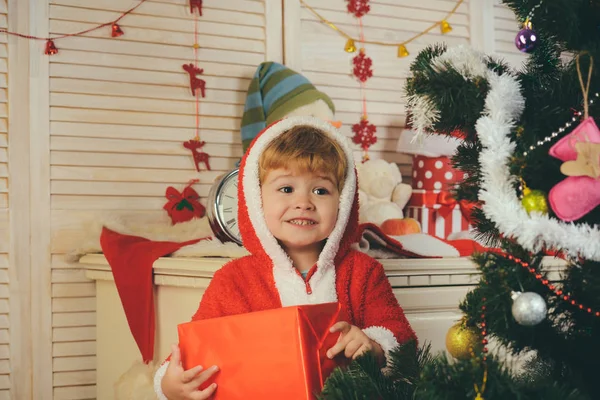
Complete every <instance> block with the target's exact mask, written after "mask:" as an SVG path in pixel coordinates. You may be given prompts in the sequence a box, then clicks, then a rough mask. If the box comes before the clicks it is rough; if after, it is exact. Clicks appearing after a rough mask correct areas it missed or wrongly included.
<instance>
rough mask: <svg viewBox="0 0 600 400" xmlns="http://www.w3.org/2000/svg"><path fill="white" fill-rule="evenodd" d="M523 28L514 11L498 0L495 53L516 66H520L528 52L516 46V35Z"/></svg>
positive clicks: (495, 23)
mask: <svg viewBox="0 0 600 400" xmlns="http://www.w3.org/2000/svg"><path fill="white" fill-rule="evenodd" d="M521 28H522V26H521V25H520V24H519V22H518V21H517V18H516V16H515V14H514V13H513V11H512V10H511V9H510V8H508V7H506V6H505V5H504V4H502V3H500V0H496V4H494V38H495V40H494V48H495V54H496V55H498V56H500V57H502V58H504V60H505V61H507V62H508V63H509V64H510V65H512V66H513V67H515V68H519V67H520V66H521V65H522V64H523V62H524V61H525V59H526V58H527V54H523V53H521V52H520V51H519V50H518V49H517V47H516V46H515V37H516V36H517V33H518V32H519V30H521Z"/></svg>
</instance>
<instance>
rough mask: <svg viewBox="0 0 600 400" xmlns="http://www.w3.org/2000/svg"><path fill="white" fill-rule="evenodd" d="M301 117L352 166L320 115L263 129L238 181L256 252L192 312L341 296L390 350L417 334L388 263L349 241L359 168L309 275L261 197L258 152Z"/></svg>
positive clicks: (345, 308) (222, 273) (242, 217)
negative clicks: (282, 241)
mask: <svg viewBox="0 0 600 400" xmlns="http://www.w3.org/2000/svg"><path fill="white" fill-rule="evenodd" d="M297 125H310V126H314V127H316V128H318V129H320V130H322V131H324V132H326V133H327V134H328V135H329V136H330V137H332V138H333V139H334V140H336V141H337V142H339V144H340V145H341V147H342V149H343V150H344V153H345V155H346V158H347V163H348V165H349V166H354V157H353V154H352V149H351V148H350V145H349V144H348V142H347V140H346V138H345V137H344V136H343V135H342V134H341V133H340V132H339V131H338V130H337V129H336V128H334V127H333V126H331V125H330V124H328V123H326V122H323V121H321V120H319V119H316V118H312V117H290V118H287V119H284V120H281V121H278V122H276V123H274V124H272V125H270V126H269V127H267V128H266V129H265V130H263V131H262V132H261V133H260V134H259V135H258V136H257V137H256V138H255V139H254V141H253V142H252V144H251V145H250V147H249V149H248V151H247V152H246V154H245V156H244V158H243V159H242V162H241V165H240V173H239V183H238V221H239V225H240V232H241V235H242V240H243V243H244V246H245V247H246V249H247V250H248V251H249V252H250V253H251V255H249V256H246V257H243V258H239V259H237V260H233V261H230V262H229V263H227V264H226V265H224V266H223V267H222V268H221V269H220V270H219V271H217V272H216V273H215V275H214V278H213V279H212V281H211V283H210V285H209V287H208V288H207V290H206V292H205V293H204V295H203V297H202V300H201V302H200V306H199V308H198V310H197V312H196V313H195V315H194V316H193V318H192V319H193V320H197V319H207V318H216V317H223V316H228V315H235V314H241V313H247V312H253V311H262V310H268V309H273V308H278V307H286V306H294V305H302V304H320V303H329V302H339V303H340V304H341V307H342V312H343V313H345V315H347V316H348V322H349V323H350V324H352V325H356V326H358V327H359V328H361V329H363V331H364V332H365V334H366V335H367V336H368V337H369V338H371V339H372V340H373V341H375V342H377V343H378V344H379V345H380V346H381V348H382V349H383V350H384V352H385V354H386V357H387V355H388V353H389V351H390V350H391V349H393V348H394V347H396V346H398V344H399V343H404V342H407V341H409V340H412V339H416V336H415V333H414V331H413V330H412V328H411V326H410V324H409V322H408V320H407V319H406V317H405V316H404V312H403V311H402V308H401V307H400V305H399V304H398V301H397V300H396V298H395V296H394V294H393V292H392V287H391V285H390V283H389V281H388V279H387V277H386V276H385V273H384V270H383V266H382V265H381V264H380V263H379V262H378V261H376V260H375V259H373V258H371V257H369V256H368V255H366V254H364V253H361V252H359V251H356V250H354V249H352V248H351V246H352V244H354V243H356V242H357V240H358V239H359V238H358V237H357V233H358V229H357V228H358V195H357V180H356V171H355V169H354V168H353V167H350V168H348V171H347V174H346V180H345V184H344V187H343V189H342V192H341V194H340V204H339V211H338V218H337V222H336V225H335V227H334V229H333V231H332V232H331V234H330V236H329V238H328V239H327V241H326V244H325V246H324V248H323V250H322V251H321V253H320V255H319V258H318V260H317V263H316V264H315V265H314V266H313V267H312V268H311V270H310V271H309V273H308V275H307V277H306V280H305V279H303V278H302V276H301V275H300V273H299V272H298V271H297V270H296V268H294V266H293V265H292V261H291V260H290V258H289V257H288V255H287V254H286V253H285V251H284V250H283V249H282V247H281V246H280V245H279V243H278V242H277V239H276V238H275V237H274V236H273V235H272V234H271V232H270V231H269V230H268V228H267V224H266V222H265V217H264V213H263V208H262V200H261V188H260V182H259V168H258V165H259V158H260V155H261V153H262V152H263V150H264V149H265V148H266V146H267V145H268V144H269V143H270V142H271V141H272V140H273V139H274V138H275V137H277V136H278V135H280V134H282V133H283V132H285V131H287V130H289V129H290V128H292V127H294V126H297ZM388 360H389V358H388ZM167 366H168V361H167V362H165V363H164V364H163V365H162V366H161V367H160V369H159V370H158V371H157V373H156V375H155V390H156V392H157V394H158V395H159V398H160V399H166V397H165V396H164V394H163V393H162V390H161V381H162V378H163V376H164V374H165V371H166V368H167Z"/></svg>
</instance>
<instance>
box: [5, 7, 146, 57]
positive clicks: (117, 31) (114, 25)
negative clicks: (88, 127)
mask: <svg viewBox="0 0 600 400" xmlns="http://www.w3.org/2000/svg"><path fill="white" fill-rule="evenodd" d="M146 1H147V0H140V2H139V3H138V4H137V5H135V6H133V7H131V8H130V9H129V10H127V11H124V12H122V13H121V15H120V16H119V17H118V18H116V19H114V20H112V21H109V22H105V23H103V24H100V25H96V26H94V27H92V28H89V29H85V30H83V31H79V32H74V33H65V34H63V35H56V36H48V37H42V36H34V35H25V34H23V33H18V32H12V31H9V30H8V29H0V33H6V34H7V35H11V36H17V37H20V38H24V39H29V40H43V41H45V42H46V45H45V47H44V54H46V55H48V56H52V55H54V54H57V53H58V48H57V47H56V44H55V43H54V41H56V40H59V39H64V38H68V37H74V36H82V35H85V34H86V33H90V32H93V31H96V30H98V29H102V28H104V27H106V26H109V25H110V27H111V28H110V31H111V37H119V36H123V34H124V32H123V30H122V29H121V27H120V26H119V22H120V21H121V20H122V19H123V18H124V17H125V16H126V15H129V14H131V13H132V12H133V11H134V10H135V9H137V8H138V7H139V6H141V5H142V4H143V3H145V2H146Z"/></svg>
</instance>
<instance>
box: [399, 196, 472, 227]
mask: <svg viewBox="0 0 600 400" xmlns="http://www.w3.org/2000/svg"><path fill="white" fill-rule="evenodd" d="M470 211H471V207H470V206H469V205H468V204H467V203H464V202H462V203H459V202H457V201H456V200H454V199H453V198H452V196H451V195H450V193H449V192H447V191H441V190H418V189H417V190H413V194H412V196H411V198H410V201H409V202H408V205H407V207H406V216H407V217H410V218H414V219H416V220H417V221H419V222H420V223H421V231H422V232H423V233H427V234H430V235H433V236H436V237H439V238H441V239H446V238H447V237H448V235H450V234H451V233H454V232H462V231H465V230H468V229H470V228H471V226H470V225H469V220H468V218H469V214H470Z"/></svg>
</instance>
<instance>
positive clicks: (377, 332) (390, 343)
mask: <svg viewBox="0 0 600 400" xmlns="http://www.w3.org/2000/svg"><path fill="white" fill-rule="evenodd" d="M363 332H364V333H365V335H367V336H368V337H369V339H371V340H373V341H374V342H377V344H379V345H380V346H381V348H382V349H383V352H384V353H385V361H386V367H388V368H389V367H390V365H391V362H390V361H391V360H390V357H389V353H390V351H391V350H392V349H394V348H396V347H398V345H399V344H398V341H397V340H396V337H395V336H394V334H393V333H392V331H390V330H389V329H387V328H384V327H381V326H370V327H368V328H366V329H363Z"/></svg>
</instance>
